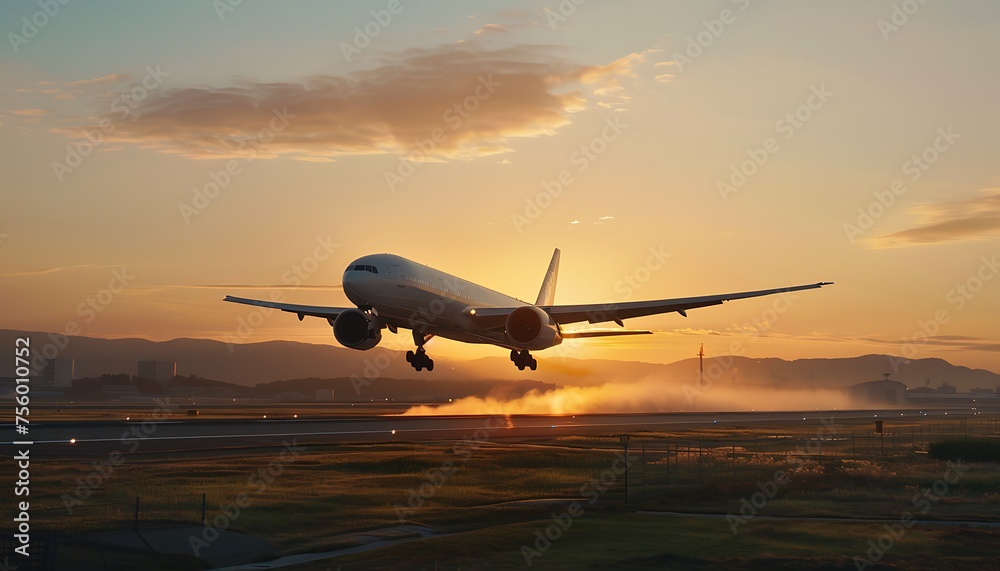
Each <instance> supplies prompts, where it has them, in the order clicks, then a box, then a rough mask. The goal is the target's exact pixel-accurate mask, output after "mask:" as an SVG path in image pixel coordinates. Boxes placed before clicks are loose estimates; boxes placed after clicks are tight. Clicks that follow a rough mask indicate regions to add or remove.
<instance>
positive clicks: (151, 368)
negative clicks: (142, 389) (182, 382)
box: [136, 361, 177, 386]
mask: <svg viewBox="0 0 1000 571" xmlns="http://www.w3.org/2000/svg"><path fill="white" fill-rule="evenodd" d="M175 376H177V363H174V362H169V361H139V370H138V374H137V375H136V377H138V378H140V379H145V380H147V381H156V382H157V383H159V384H161V385H163V386H166V385H167V384H168V383H169V382H170V380H171V379H173V378H174V377H175Z"/></svg>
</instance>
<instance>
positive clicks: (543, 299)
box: [535, 248, 559, 305]
mask: <svg viewBox="0 0 1000 571" xmlns="http://www.w3.org/2000/svg"><path fill="white" fill-rule="evenodd" d="M558 278H559V248H556V250H555V252H552V261H550V262H549V269H547V270H545V279H544V280H542V289H540V290H539V291H538V299H537V300H536V301H535V305H552V303H553V302H554V301H555V299H556V280H557V279H558Z"/></svg>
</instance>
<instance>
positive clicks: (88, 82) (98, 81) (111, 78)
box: [46, 73, 129, 88]
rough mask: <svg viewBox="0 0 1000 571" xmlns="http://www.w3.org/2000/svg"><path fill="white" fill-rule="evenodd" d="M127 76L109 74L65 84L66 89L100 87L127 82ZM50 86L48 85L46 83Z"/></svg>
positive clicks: (123, 74) (125, 74)
mask: <svg viewBox="0 0 1000 571" xmlns="http://www.w3.org/2000/svg"><path fill="white" fill-rule="evenodd" d="M128 77H129V75H128V74H127V73H109V74H108V75H102V76H101V77H95V78H93V79H79V80H77V81H71V82H69V83H67V84H66V87H71V88H72V87H89V86H92V85H102V84H109V83H118V82H120V81H125V80H127V79H128ZM46 84H48V85H51V84H50V83H46Z"/></svg>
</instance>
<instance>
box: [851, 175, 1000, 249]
mask: <svg viewBox="0 0 1000 571" xmlns="http://www.w3.org/2000/svg"><path fill="white" fill-rule="evenodd" d="M982 192H983V193H984V195H983V196H980V197H977V198H974V199H972V200H967V201H965V202H957V203H943V204H928V205H924V206H919V207H916V208H914V209H912V210H911V212H914V213H916V214H917V215H918V216H919V217H920V218H921V224H919V225H917V226H915V227H913V228H908V229H906V230H900V231H899V232H893V233H892V234H886V235H884V236H879V237H877V238H873V239H871V240H869V241H868V243H869V245H870V246H871V247H873V248H896V247H901V246H913V245H918V244H943V243H947V242H958V241H961V240H974V239H981V238H996V237H1000V189H986V190H983V191H982Z"/></svg>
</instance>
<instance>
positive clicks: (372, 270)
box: [346, 264, 378, 274]
mask: <svg viewBox="0 0 1000 571" xmlns="http://www.w3.org/2000/svg"><path fill="white" fill-rule="evenodd" d="M351 270H357V271H360V272H370V273H373V274H377V273H378V268H376V267H375V266H369V265H366V264H357V265H355V266H354V267H351V266H348V267H347V270H346V271H351Z"/></svg>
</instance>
